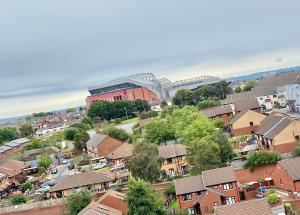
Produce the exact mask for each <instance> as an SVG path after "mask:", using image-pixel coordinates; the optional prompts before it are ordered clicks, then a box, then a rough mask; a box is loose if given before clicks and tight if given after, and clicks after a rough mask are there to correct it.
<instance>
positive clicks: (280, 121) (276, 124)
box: [264, 116, 288, 136]
mask: <svg viewBox="0 0 300 215" xmlns="http://www.w3.org/2000/svg"><path fill="white" fill-rule="evenodd" d="M287 118H288V116H284V117H282V118H281V119H280V120H279V121H278V122H276V123H275V125H273V126H272V128H270V129H269V131H267V132H266V133H265V134H264V136H267V135H268V134H269V133H270V132H271V131H272V130H273V129H275V128H276V127H277V126H279V125H280V124H281V123H282V122H283V120H285V119H287Z"/></svg>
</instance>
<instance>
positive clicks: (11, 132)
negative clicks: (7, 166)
mask: <svg viewBox="0 0 300 215" xmlns="http://www.w3.org/2000/svg"><path fill="white" fill-rule="evenodd" d="M17 138H19V133H18V130H17V128H16V127H11V126H7V127H4V128H0V143H3V142H9V141H12V140H15V139H17Z"/></svg>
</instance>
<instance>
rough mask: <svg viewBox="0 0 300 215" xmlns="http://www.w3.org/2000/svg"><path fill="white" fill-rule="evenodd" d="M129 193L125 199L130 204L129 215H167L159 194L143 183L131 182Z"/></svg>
mask: <svg viewBox="0 0 300 215" xmlns="http://www.w3.org/2000/svg"><path fill="white" fill-rule="evenodd" d="M128 187H129V192H128V193H127V195H126V197H125V201H126V202H127V203H128V213H127V214H128V215H140V214H147V215H166V214H167V210H166V208H165V207H164V201H163V199H162V197H161V196H159V194H157V192H155V191H154V190H152V189H151V188H150V187H149V186H148V185H146V184H145V182H143V181H135V180H130V181H129V184H128Z"/></svg>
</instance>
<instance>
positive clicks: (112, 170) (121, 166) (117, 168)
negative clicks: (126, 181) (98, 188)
mask: <svg viewBox="0 0 300 215" xmlns="http://www.w3.org/2000/svg"><path fill="white" fill-rule="evenodd" d="M124 168H125V164H124V163H119V164H116V165H115V166H113V167H112V168H111V169H110V171H111V172H115V171H118V170H122V169H124Z"/></svg>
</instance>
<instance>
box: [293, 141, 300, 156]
mask: <svg viewBox="0 0 300 215" xmlns="http://www.w3.org/2000/svg"><path fill="white" fill-rule="evenodd" d="M293 157H300V144H299V143H298V144H297V146H296V148H295V150H294V151H293Z"/></svg>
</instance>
